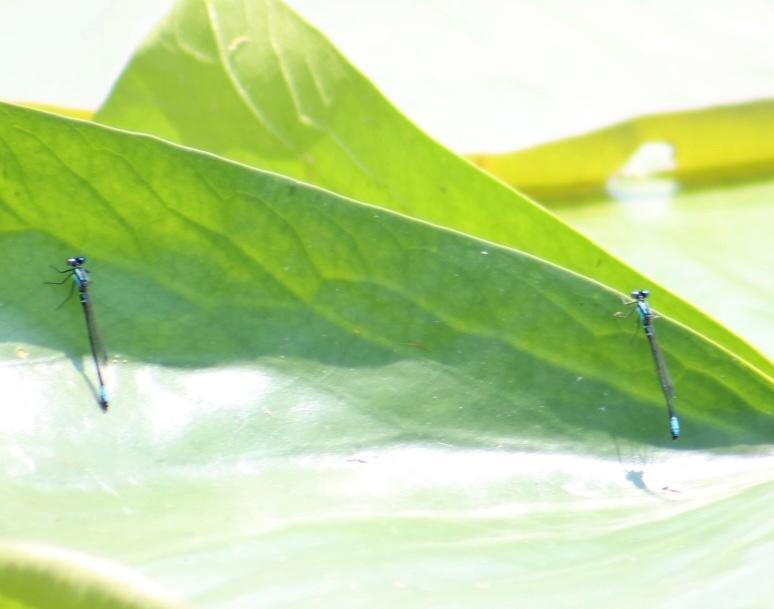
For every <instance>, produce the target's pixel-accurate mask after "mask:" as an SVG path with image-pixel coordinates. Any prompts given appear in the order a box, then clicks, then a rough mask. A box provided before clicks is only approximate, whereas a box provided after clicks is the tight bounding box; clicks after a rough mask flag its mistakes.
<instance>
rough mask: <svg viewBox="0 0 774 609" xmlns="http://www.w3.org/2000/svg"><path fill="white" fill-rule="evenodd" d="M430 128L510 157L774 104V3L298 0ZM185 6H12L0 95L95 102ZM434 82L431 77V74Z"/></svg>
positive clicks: (15, 0)
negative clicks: (760, 101) (730, 106)
mask: <svg viewBox="0 0 774 609" xmlns="http://www.w3.org/2000/svg"><path fill="white" fill-rule="evenodd" d="M288 3H289V4H290V5H291V6H292V7H294V8H295V9H296V10H297V11H298V12H299V13H301V14H302V15H303V16H304V17H306V18H307V19H308V20H309V21H310V22H311V23H312V24H314V25H315V26H316V27H318V28H320V29H321V30H322V31H323V32H324V33H325V34H326V35H328V36H329V37H330V38H331V39H332V41H333V42H334V44H335V45H336V46H338V47H339V49H340V50H341V51H342V52H343V53H344V55H345V56H346V57H347V58H348V59H349V60H350V61H351V62H352V63H353V64H354V65H355V66H357V67H358V68H359V69H360V70H362V71H363V72H364V73H365V74H366V75H368V77H369V78H371V79H372V80H373V81H374V82H375V83H376V85H377V86H378V87H379V88H380V89H381V90H382V91H383V92H384V94H385V95H386V96H387V98H389V99H390V100H392V102H393V103H395V104H396V105H397V106H398V107H399V108H400V109H401V110H402V111H403V112H405V113H406V114H407V115H408V116H409V117H410V118H411V119H412V120H413V121H414V122H416V123H417V124H418V125H419V126H420V127H421V128H422V129H423V130H425V131H426V132H428V133H429V134H430V135H432V136H433V137H435V138H436V139H438V140H439V141H441V142H442V143H444V144H445V145H447V146H449V147H450V148H452V149H454V150H457V151H459V152H475V151H505V150H513V149H517V148H523V147H527V146H531V145H534V144H537V143H541V142H545V141H548V140H554V139H558V138H563V137H567V136H569V135H573V134H577V133H581V132H584V131H587V130H590V129H595V128H598V127H601V126H604V125H609V124H611V123H614V122H617V121H620V120H623V119H626V118H629V117H632V116H638V115H641V114H646V113H652V112H662V111H672V110H678V109H688V108H696V107H701V106H707V105H715V104H720V103H730V102H738V101H743V100H748V99H756V98H762V97H770V96H772V95H774V62H773V61H772V60H771V58H772V57H774V36H772V35H771V32H774V3H772V2H770V1H766V0H742V1H740V2H734V3H730V2H718V1H714V2H696V1H689V2H680V3H675V2H670V1H668V0H657V1H652V2H610V1H609V0H592V1H586V2H571V1H569V0H561V1H555V2H550V3H546V2H537V1H532V2H523V1H522V2H508V1H505V0H478V1H476V2H471V1H469V0H468V1H454V0H422V1H421V2H414V1H411V0H393V1H391V2H384V1H378V0H289V1H288ZM171 6H172V0H135V1H134V2H131V3H129V2H121V1H119V0H75V1H73V2H57V1H52V0H49V1H37V2H24V1H22V0H0V99H4V100H16V101H36V102H46V103H50V104H55V105H61V106H70V107H78V108H87V109H95V108H97V107H98V106H99V105H100V103H101V102H102V101H103V100H104V99H105V97H106V95H107V93H108V91H109V89H110V87H111V85H112V83H113V82H114V80H115V79H116V78H117V76H118V74H119V72H120V71H121V69H122V67H123V66H124V64H125V63H126V62H127V61H128V59H129V57H130V56H131V54H132V52H133V51H134V50H135V49H136V47H137V44H138V41H139V40H142V39H144V37H145V36H146V35H147V33H148V32H149V31H150V30H151V29H152V28H153V27H154V25H155V24H156V23H157V22H158V21H159V20H160V19H161V18H162V17H163V15H164V14H165V13H166V12H167V11H168V10H169V8H170V7H171ZM428 75H430V77H428Z"/></svg>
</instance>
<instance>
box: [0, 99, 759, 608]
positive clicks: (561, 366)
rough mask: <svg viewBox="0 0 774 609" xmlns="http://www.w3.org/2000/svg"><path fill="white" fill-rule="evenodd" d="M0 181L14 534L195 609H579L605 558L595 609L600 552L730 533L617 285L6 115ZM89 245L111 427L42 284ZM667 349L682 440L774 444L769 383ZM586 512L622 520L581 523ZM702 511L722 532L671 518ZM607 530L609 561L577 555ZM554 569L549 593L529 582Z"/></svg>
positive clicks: (256, 176) (741, 481) (700, 348)
mask: <svg viewBox="0 0 774 609" xmlns="http://www.w3.org/2000/svg"><path fill="white" fill-rule="evenodd" d="M0 167H2V173H1V174H0V176H1V177H2V181H0V200H1V201H2V205H1V206H0V210H2V216H0V218H1V220H2V226H3V232H2V234H0V249H1V250H2V253H3V257H4V260H5V261H6V269H7V273H6V283H7V285H11V286H13V289H12V290H7V291H6V292H5V293H4V295H3V306H2V307H0V329H2V336H3V337H4V341H5V342H4V344H3V345H2V357H3V359H4V361H5V362H6V365H5V366H4V367H3V368H2V370H3V374H4V376H5V378H4V383H3V385H4V387H12V388H13V391H12V394H11V395H12V398H11V399H7V398H6V399H5V400H4V409H3V417H2V428H1V429H2V436H0V440H1V441H2V448H3V449H4V450H3V454H5V455H8V458H7V461H6V465H5V467H4V469H3V470H2V475H3V484H2V488H3V491H2V501H0V506H2V507H0V515H1V517H2V521H3V522H6V523H8V522H12V523H14V527H13V534H14V536H17V537H22V538H23V537H27V538H37V539H45V540H47V541H49V542H51V543H57V544H61V545H66V546H71V547H76V548H79V549H81V550H85V551H89V552H95V553H99V554H102V555H106V556H109V557H111V558H113V559H117V560H121V561H123V562H125V563H127V564H130V565H132V566H134V567H136V568H138V569H140V570H142V571H144V572H145V573H147V574H148V575H150V576H152V577H154V578H155V579H157V580H159V581H160V582H161V583H163V584H165V585H166V586H167V587H168V588H170V589H171V590H172V591H173V592H175V593H179V594H180V595H182V596H183V597H184V598H187V599H188V600H190V601H193V602H196V603H197V604H198V605H199V606H202V607H205V606H206V607H232V608H233V607H254V606H255V605H256V603H257V604H259V605H261V606H269V607H270V606H277V607H279V606H283V607H288V606H294V604H296V605H301V606H305V605H306V604H308V602H309V599H316V604H319V605H323V606H326V605H327V606H332V607H333V606H335V607H342V606H353V607H354V606H362V605H363V604H372V605H373V604H376V605H381V606H384V607H391V606H395V605H396V604H402V605H403V606H427V604H428V602H429V599H433V602H436V603H438V604H442V605H445V606H454V604H455V603H457V602H459V603H460V606H472V605H473V604H475V603H476V601H475V599H481V598H489V599H491V601H492V602H491V603H490V602H487V603H484V604H486V605H490V606H491V604H502V603H503V602H505V599H506V598H507V599H511V598H512V595H513V594H517V595H521V596H523V595H525V594H526V590H527V588H530V589H532V590H542V591H543V592H544V596H543V599H544V600H543V601H541V602H542V603H544V604H543V605H538V606H557V605H556V604H553V605H551V604H549V601H551V600H552V599H554V600H556V592H555V588H556V586H555V583H552V582H554V581H555V578H556V577H559V575H560V574H561V573H562V572H563V571H564V570H565V569H571V568H575V566H577V565H578V560H579V557H580V556H582V560H583V563H584V564H586V565H589V564H591V565H593V566H592V567H588V566H587V567H586V568H587V569H590V571H589V572H587V575H586V576H584V577H583V581H582V582H581V581H574V582H569V581H568V582H566V583H565V584H566V585H568V586H570V585H572V586H574V588H575V592H574V595H573V598H576V599H577V598H579V596H578V595H581V596H582V597H588V598H592V597H593V596H594V594H595V593H594V590H597V589H599V586H600V582H602V581H607V579H608V575H609V565H607V564H606V562H605V560H603V556H604V555H606V554H608V553H614V552H617V551H620V550H621V549H622V548H624V547H626V548H628V547H629V546H630V544H631V543H632V541H633V540H634V539H637V538H639V537H641V536H669V537H673V538H674V539H675V541H674V543H675V544H677V543H684V544H693V543H702V544H706V543H708V540H710V539H711V542H712V544H715V545H717V546H722V547H725V548H728V547H729V546H732V547H733V545H734V544H735V543H736V541H735V540H734V538H733V537H729V536H728V532H727V531H725V530H723V531H720V530H716V529H715V528H713V525H712V523H713V519H715V518H717V515H716V514H717V513H718V512H719V510H721V508H723V504H722V503H721V501H722V500H723V499H724V498H726V497H727V496H728V493H727V491H726V490H722V489H717V488H715V487H714V486H713V482H712V481H713V479H714V477H715V475H714V474H713V475H712V476H709V477H708V478H706V479H705V480H704V482H703V484H704V485H705V486H706V487H707V489H708V490H705V491H703V492H700V493H695V492H688V489H689V488H690V487H691V485H692V484H694V485H695V484H696V470H695V468H696V465H697V462H698V463H705V462H706V459H707V458H708V456H709V454H708V453H706V452H705V453H704V455H703V456H701V457H698V456H692V455H691V453H690V451H687V452H686V454H685V456H684V457H682V458H673V459H672V460H670V465H669V469H668V470H667V469H664V467H663V466H662V465H660V461H662V459H663V453H662V448H661V447H664V446H666V445H667V444H669V445H672V443H671V440H669V439H668V434H667V431H666V421H665V414H664V408H663V404H662V398H661V395H660V390H659V387H658V383H657V382H656V379H655V375H654V371H653V368H652V362H651V361H650V355H649V353H648V349H647V346H646V343H645V341H644V337H642V336H641V334H640V333H637V334H636V335H635V333H634V331H635V326H634V322H633V321H632V320H628V322H624V321H622V320H616V319H614V318H613V317H612V313H613V312H615V311H616V310H618V309H620V307H621V305H620V303H621V300H620V295H618V294H615V293H613V292H611V291H609V290H607V289H606V288H604V287H603V286H601V285H599V284H598V283H595V282H593V281H590V280H588V279H586V278H584V277H581V276H579V275H576V274H574V273H571V272H568V271H566V270H564V269H561V268H559V267H557V266H555V265H553V264H550V263H547V262H545V261H543V260H540V259H537V258H535V257H532V256H529V255H525V254H523V253H520V252H517V251H514V250H512V249H508V248H503V247H501V246H498V245H495V244H492V243H488V242H485V241H481V240H478V239H474V238H471V237H468V236H465V235H462V234H459V233H457V232H453V231H449V230H446V229H442V228H439V227H436V226H432V225H429V224H426V223H423V222H420V221H416V220H413V219H410V218H407V217H405V216H400V215H398V214H395V213H392V212H389V211H385V210H383V209H379V208H376V207H372V206H369V205H365V204H362V203H358V202H355V201H351V200H347V199H343V198H341V197H339V196H336V195H333V194H331V193H328V192H325V191H322V190H318V189H315V188H312V187H309V186H305V185H303V184H300V183H297V182H294V181H292V180H288V179H285V178H282V177H279V176H276V175H273V174H269V173H264V172H261V171H258V170H254V169H250V168H247V167H244V166H241V165H237V164H233V163H229V162H226V161H223V160H220V159H217V158H214V157H212V156H210V155H207V154H203V153H200V152H196V151H192V150H186V149H182V148H177V147H173V146H171V145H169V144H166V143H163V142H160V141H158V140H155V139H152V138H148V137H144V136H140V135H133V134H127V133H121V132H117V131H113V130H110V129H107V128H103V127H99V126H95V125H91V124H88V123H83V122H79V121H74V120H71V119H65V118H61V117H56V116H53V115H47V114H43V113H39V112H36V111H32V110H27V109H21V108H15V107H12V106H6V105H3V106H0ZM76 253H85V254H86V255H88V256H89V257H90V263H91V264H90V268H91V270H92V273H93V280H94V283H93V293H94V298H95V305H96V310H97V314H98V319H99V323H100V326H101V328H102V333H103V334H104V336H105V338H106V339H107V342H108V344H109V346H110V348H111V352H113V353H115V354H118V355H117V356H116V362H117V364H116V365H114V366H112V369H111V374H110V379H109V380H110V386H111V389H112V392H113V401H112V404H113V409H112V411H111V412H110V413H109V414H108V415H107V416H103V415H101V414H99V411H98V409H97V407H96V402H95V401H94V399H93V396H92V394H91V392H90V391H89V382H88V380H86V379H89V378H92V372H91V368H90V367H89V360H88V358H86V357H85V355H86V354H85V351H86V348H87V343H86V339H85V336H84V331H83V327H82V319H81V317H80V312H79V311H78V305H77V303H76V302H70V303H67V305H66V306H65V307H63V309H62V310H59V311H57V310H55V307H56V305H57V304H58V302H59V301H60V299H61V298H62V296H63V294H62V293H61V292H60V291H59V290H57V289H55V288H54V287H52V286H44V285H41V284H42V281H45V280H46V279H49V278H51V275H52V274H53V271H51V270H50V269H49V268H48V265H49V263H51V262H52V261H54V262H56V261H59V260H62V259H63V258H65V257H66V256H69V255H73V254H76ZM658 330H659V336H660V338H661V339H662V342H663V346H664V350H665V353H666V357H667V358H668V361H669V364H670V367H671V370H672V373H673V376H674V379H675V382H676V385H677V387H678V395H679V401H678V407H679V409H680V414H681V416H682V417H683V423H684V429H685V435H684V438H683V439H681V440H680V442H679V444H677V445H674V446H676V447H678V448H682V449H691V448H692V449H703V450H705V451H706V450H710V449H711V450H714V451H717V452H737V451H738V450H739V448H740V446H742V445H748V446H750V449H752V446H751V445H756V444H760V443H765V442H767V441H769V440H770V438H771V434H772V431H774V429H773V427H774V418H772V416H771V415H772V404H771V400H770V397H771V386H770V384H769V383H768V381H767V379H765V378H764V377H763V376H761V375H760V373H758V372H757V371H756V370H755V369H754V368H751V367H749V366H748V365H746V364H745V363H744V362H741V361H740V360H738V359H737V358H735V357H734V356H732V355H731V354H729V353H728V352H727V351H725V350H723V349H719V348H718V347H717V346H715V345H714V344H712V343H710V342H708V341H707V340H705V339H703V338H702V337H701V336H700V335H697V334H695V333H694V332H692V331H690V330H689V329H686V328H685V327H683V326H681V325H680V324H676V323H674V322H671V321H670V320H668V319H662V320H659V328H658ZM61 353H67V354H69V355H70V358H71V360H68V359H65V358H62V357H61V355H58V354H61ZM20 358H21V359H20ZM14 363H15V364H17V365H12V364H14ZM73 363H75V365H76V367H77V368H80V369H81V372H80V373H78V372H76V371H75V370H74V369H73ZM649 447H650V448H649ZM656 447H658V448H656ZM525 449H532V452H531V453H527V452H522V451H524V450H525ZM748 450H749V449H748ZM565 451H567V452H565ZM581 451H582V452H583V453H585V454H586V455H587V456H586V457H585V458H580V457H576V456H572V453H578V452H581ZM729 459H731V460H732V461H733V465H732V469H733V470H734V471H737V470H738V468H739V467H740V465H739V463H738V461H734V459H738V458H732V457H729ZM721 463H722V459H719V460H718V461H717V462H716V465H715V467H720V464H721ZM764 467H770V464H768V465H767V461H766V460H765V459H763V458H760V457H759V458H757V459H753V458H750V459H749V461H747V462H746V465H745V470H746V473H744V474H741V473H739V474H738V479H737V488H738V489H740V497H741V499H739V501H741V508H739V509H744V510H747V511H748V515H749V519H750V521H751V522H752V523H753V524H754V523H756V522H758V523H761V522H763V521H762V520H761V518H762V517H761V514H762V513H763V512H762V511H761V510H762V509H763V508H761V507H760V505H761V504H762V503H765V502H763V500H762V499H760V497H761V495H762V494H763V493H765V492H766V489H767V488H769V487H767V486H766V485H765V479H766V478H765V474H761V472H762V471H765V470H764ZM645 472H647V477H644V475H645ZM724 475H725V474H724ZM600 476H601V479H600ZM624 476H626V479H628V482H627V481H626V479H625V478H624ZM568 485H569V486H568ZM577 485H580V486H577ZM662 486H663V487H665V488H668V489H670V490H664V491H659V490H658V489H659V488H661V487H662ZM675 486H677V488H675ZM681 487H682V488H681ZM536 489H537V490H536ZM680 490H681V491H682V494H681V493H674V494H673V493H672V491H680ZM743 490H744V491H745V492H742V491H743ZM622 496H624V497H628V499H626V500H625V501H630V502H631V503H630V504H629V505H626V504H624V505H621V503H620V501H621V497H622ZM548 497H550V498H551V500H552V501H551V503H552V505H553V506H554V507H551V508H547V507H546V506H545V504H544V503H543V502H544V501H545V498H548ZM590 497H592V498H596V499H595V500H594V501H596V503H594V501H592V503H594V504H595V505H596V506H597V507H600V506H604V509H599V510H597V511H595V512H594V514H590V515H589V516H587V517H586V516H584V517H579V519H578V520H577V522H573V521H572V520H567V518H566V515H567V513H569V512H572V511H573V510H575V509H576V508H577V509H585V508H584V506H586V507H587V506H588V505H590V504H589V503H588V501H589V498H590ZM670 497H671V498H672V499H673V500H672V501H671V502H670V501H666V502H665V501H664V499H668V498H670ZM750 497H752V500H750ZM733 500H734V499H730V500H729V501H733ZM514 501H516V502H519V503H516V504H514ZM522 501H524V502H526V503H525V504H524V505H523V506H522V505H521V504H520V502H522ZM643 501H645V502H646V503H647V504H648V505H647V506H646V508H645V510H644V513H643V507H642V505H641V503H642V502H643ZM541 505H542V507H541ZM554 509H558V510H559V512H558V514H554V512H553V510H554ZM686 509H692V510H693V511H694V512H695V513H694V514H693V515H692V516H691V521H690V522H691V523H692V524H693V525H694V526H695V527H699V528H701V527H704V532H703V533H702V532H701V531H700V532H699V533H697V532H696V531H693V532H689V533H687V534H686V535H682V534H681V533H680V531H679V530H674V528H673V526H672V525H671V524H670V522H671V521H670V520H669V519H667V521H666V522H663V520H664V517H665V515H673V516H677V515H678V514H681V513H682V512H684V511H685V510H686ZM766 509H768V508H766ZM522 510H524V511H522ZM632 519H633V520H634V521H636V522H641V523H643V524H642V529H641V530H638V529H637V528H631V527H630V526H628V525H630V524H631V522H632ZM627 523H628V524H627ZM624 525H627V526H624ZM621 527H624V528H623V529H622V528H621ZM707 527H709V528H707ZM688 528H689V529H691V527H690V526H689V527H688ZM527 530H531V531H532V532H533V533H532V534H529V535H528V534H527V533H526V531H527ZM590 530H596V531H597V532H598V534H599V537H598V538H597V541H598V543H594V544H592V543H591V541H592V540H591V539H589V543H588V544H586V543H581V544H580V545H579V544H578V543H577V540H578V539H582V538H587V536H588V534H589V531H590ZM622 530H623V531H624V532H621V531H622ZM531 535H536V536H537V537H532V536H531ZM541 539H542V540H549V541H547V543H550V544H558V545H556V546H555V547H557V548H559V550H558V553H553V552H551V553H546V550H547V549H546V548H544V547H542V544H543V542H542V541H540V540H541ZM573 539H575V540H576V542H573V541H572V540H573ZM550 540H554V541H550ZM299 548H303V550H301V552H302V553H299V552H300V550H299ZM661 551H664V552H667V551H668V548H664V547H663V544H659V552H658V553H657V552H650V551H645V550H643V552H644V553H643V554H642V555H641V556H642V560H643V561H644V572H645V575H644V576H643V575H642V570H643V565H642V564H641V565H640V567H641V571H640V573H639V574H637V573H627V572H625V571H620V572H619V573H618V574H619V575H620V577H621V582H622V583H621V584H619V585H621V586H622V588H621V589H623V587H624V584H623V582H629V583H631V581H632V578H638V579H639V578H642V579H643V580H644V581H646V582H647V581H649V578H650V577H655V576H656V574H658V567H657V565H658V564H659V562H658V558H659V553H660V552H661ZM579 553H580V554H579ZM536 556H537V557H539V560H540V561H541V566H540V572H541V573H542V574H543V575H544V576H545V579H542V580H540V581H538V582H537V584H536V585H533V584H535V581H534V578H533V577H532V576H530V575H527V573H526V571H525V569H527V568H529V570H530V571H532V570H533V569H534V566H535V565H534V559H535V557H536ZM492 557H494V559H496V560H497V561H498V562H497V563H492V564H488V562H487V561H489V560H492ZM589 560H591V561H592V562H591V563H589ZM412 565H415V567H416V568H414V567H412ZM750 568H752V567H749V566H748V565H747V564H745V565H744V569H745V572H746V573H749V572H750V571H749V569H750ZM449 573H451V577H452V579H453V580H454V581H455V585H453V586H449V585H448V584H449ZM549 573H553V574H554V576H553V577H548V576H547V575H548V574H549ZM1 576H2V573H1V572H0V577H1ZM482 595H484V596H482ZM465 599H467V600H465ZM479 604H480V603H479ZM616 606H618V602H617V601H616Z"/></svg>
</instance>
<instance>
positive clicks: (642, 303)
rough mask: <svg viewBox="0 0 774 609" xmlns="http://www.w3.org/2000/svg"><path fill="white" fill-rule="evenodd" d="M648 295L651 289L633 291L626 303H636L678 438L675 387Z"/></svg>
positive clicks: (670, 427)
mask: <svg viewBox="0 0 774 609" xmlns="http://www.w3.org/2000/svg"><path fill="white" fill-rule="evenodd" d="M648 296H650V291H649V290H637V291H635V292H632V298H633V300H631V301H629V302H627V303H624V304H627V305H635V309H636V311H637V316H638V317H639V318H640V323H641V324H642V328H643V329H644V330H645V336H647V337H648V343H650V352H651V353H652V354H653V361H654V362H655V363H656V372H657V373H658V380H659V382H660V383H661V390H662V391H663V392H664V398H665V399H666V406H667V415H668V416H669V431H670V432H671V433H672V439H673V440H677V438H679V437H680V420H679V419H678V418H677V415H676V414H675V407H674V403H673V402H674V399H675V389H674V386H673V385H672V379H671V378H670V377H669V371H668V370H667V367H666V362H665V361H664V354H663V353H661V349H660V348H659V346H658V341H657V340H656V331H655V330H654V328H653V320H654V318H655V317H656V316H655V314H654V313H653V310H652V309H651V308H650V304H649V303H648Z"/></svg>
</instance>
